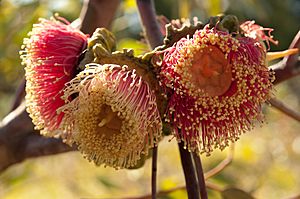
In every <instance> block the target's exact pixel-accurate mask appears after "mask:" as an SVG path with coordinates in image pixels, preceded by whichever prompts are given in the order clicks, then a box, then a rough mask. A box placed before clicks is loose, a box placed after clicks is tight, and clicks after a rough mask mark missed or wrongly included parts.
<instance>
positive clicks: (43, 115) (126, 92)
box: [21, 17, 162, 168]
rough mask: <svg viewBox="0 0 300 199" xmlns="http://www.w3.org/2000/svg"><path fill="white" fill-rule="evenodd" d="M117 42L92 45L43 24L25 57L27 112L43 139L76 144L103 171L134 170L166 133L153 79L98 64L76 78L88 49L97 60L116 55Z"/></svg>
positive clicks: (58, 25)
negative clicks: (150, 81) (99, 56)
mask: <svg viewBox="0 0 300 199" xmlns="http://www.w3.org/2000/svg"><path fill="white" fill-rule="evenodd" d="M57 19H59V20H57ZM93 38H94V39H93ZM105 38H107V39H108V40H109V42H107V41H105ZM113 41H114V38H112V36H111V34H110V33H109V32H108V31H106V30H99V31H98V32H97V31H96V32H95V36H93V37H92V38H91V39H89V38H88V37H87V36H86V35H85V34H83V33H82V32H80V31H79V30H76V29H74V28H72V26H71V25H70V24H69V23H68V22H66V21H65V20H64V19H62V18H60V17H57V18H52V19H51V20H46V19H41V20H40V23H39V24H35V25H34V26H33V29H32V31H31V32H30V33H29V38H27V39H24V47H23V49H24V50H23V51H22V52H21V58H22V60H23V64H24V65H25V72H26V73H25V76H26V106H27V111H28V112H29V114H30V117H31V118H32V121H33V123H34V124H35V126H36V129H38V130H41V133H42V134H44V135H47V136H53V137H61V138H63V139H64V141H65V142H66V143H69V144H72V143H76V144H77V146H78V149H79V150H80V151H81V152H82V153H83V154H84V156H85V157H86V158H87V159H88V160H90V161H94V162H95V163H96V164H97V165H101V164H104V165H106V166H111V167H114V168H130V167H133V166H135V165H136V164H137V162H138V160H139V159H140V158H141V157H142V155H145V156H146V155H147V154H148V152H149V150H150V148H151V147H153V146H155V145H156V143H158V141H159V140H160V138H161V133H162V122H161V119H160V114H159V111H158V108H157V105H156V104H157V102H156V95H155V92H154V90H153V89H152V87H151V86H150V85H149V84H148V83H147V81H145V80H144V78H143V77H142V76H143V75H145V74H140V73H143V71H142V72H140V71H141V70H139V69H138V70H135V69H134V67H135V64H134V62H132V63H130V62H129V64H132V65H131V66H129V67H127V66H125V65H123V64H122V63H120V65H115V64H104V65H103V64H102V65H101V64H97V63H91V64H87V65H85V67H84V69H83V71H81V72H80V73H79V74H77V75H76V73H78V72H77V71H78V70H80V69H81V68H78V64H79V61H80V60H79V58H80V56H81V54H82V53H83V51H84V50H85V49H86V48H87V47H88V49H94V50H95V52H96V55H97V53H99V52H100V51H99V49H100V50H101V52H102V51H103V52H105V53H110V52H111V49H110V48H113V47H114V45H113V43H114V42H113ZM99 42H100V43H99ZM94 45H95V47H97V48H94V47H93V46H94ZM86 54H88V53H86ZM96 60H97V59H96ZM85 61H86V60H85ZM129 68H130V69H129ZM145 76H147V74H146V75H145ZM145 79H147V80H148V79H149V78H147V77H146V78H145Z"/></svg>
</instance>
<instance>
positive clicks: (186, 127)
mask: <svg viewBox="0 0 300 199" xmlns="http://www.w3.org/2000/svg"><path fill="white" fill-rule="evenodd" d="M265 59H266V52H265V51H264V48H263V47H262V45H261V44H260V43H259V42H258V41H257V40H255V39H253V38H249V37H238V38H234V37H233V36H232V35H231V34H229V33H227V32H223V31H219V30H217V29H216V28H212V29H209V28H208V26H205V27H204V29H202V30H197V31H196V32H195V33H194V35H193V37H192V38H182V39H181V40H179V41H178V42H177V43H175V44H174V46H173V47H171V48H169V49H166V51H165V54H164V58H163V61H162V65H161V68H160V74H159V78H160V83H161V85H162V86H164V87H165V88H166V90H169V93H168V95H169V96H170V98H169V102H168V108H167V112H166V115H165V117H166V121H167V122H170V123H172V124H173V126H174V129H175V136H176V138H177V139H178V141H184V143H185V145H186V146H187V148H188V149H189V150H190V151H196V152H206V153H207V154H209V153H210V152H211V151H212V150H213V148H220V149H223V148H224V147H225V146H227V145H228V144H229V141H235V140H236V139H238V137H239V135H240V134H241V133H243V132H245V131H248V130H250V129H251V128H252V127H253V126H254V122H255V121H256V120H258V121H262V120H263V116H262V113H261V105H262V103H263V102H265V101H266V100H267V99H269V98H270V96H271V90H272V87H273V86H272V81H273V73H272V72H269V70H268V68H267V66H266V61H265Z"/></svg>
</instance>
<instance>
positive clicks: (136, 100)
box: [61, 64, 162, 169]
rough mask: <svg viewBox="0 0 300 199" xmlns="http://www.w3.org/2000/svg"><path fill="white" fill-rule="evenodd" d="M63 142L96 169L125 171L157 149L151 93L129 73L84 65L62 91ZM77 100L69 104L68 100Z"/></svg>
mask: <svg viewBox="0 0 300 199" xmlns="http://www.w3.org/2000/svg"><path fill="white" fill-rule="evenodd" d="M64 93H65V95H64V99H65V100H66V105H65V106H64V107H63V108H62V109H61V111H63V112H65V114H66V115H65V117H66V118H68V119H66V120H64V121H65V125H64V126H65V127H66V129H69V130H70V132H71V134H70V137H69V139H70V140H68V141H67V142H72V141H75V142H76V144H77V145H78V148H79V151H81V152H82V153H83V154H84V156H85V157H86V158H87V159H88V160H90V161H93V162H94V163H95V164H96V165H101V164H104V165H105V166H111V167H114V168H116V169H119V168H130V167H132V166H135V165H136V164H137V161H138V160H139V159H140V158H141V155H147V154H148V151H149V148H151V147H153V146H154V145H155V144H157V143H158V141H159V140H160V137H161V134H162V122H161V119H160V115H159V111H158V108H157V105H156V96H155V94H154V91H153V90H151V89H150V86H149V85H148V83H147V82H146V81H144V80H143V79H142V77H141V76H139V75H138V74H137V73H136V71H135V70H129V69H128V67H127V66H119V65H114V64H106V65H99V64H89V65H86V69H85V70H84V71H82V72H81V73H79V74H78V75H77V76H76V78H74V79H73V80H72V81H70V82H69V83H68V84H67V87H66V89H65V90H64ZM75 93H76V94H77V95H78V97H76V98H75V99H73V100H72V101H69V100H68V99H70V96H71V95H73V94H75Z"/></svg>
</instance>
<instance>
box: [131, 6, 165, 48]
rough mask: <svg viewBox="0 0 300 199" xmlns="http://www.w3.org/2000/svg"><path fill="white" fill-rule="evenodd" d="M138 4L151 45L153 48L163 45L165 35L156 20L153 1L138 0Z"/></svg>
mask: <svg viewBox="0 0 300 199" xmlns="http://www.w3.org/2000/svg"><path fill="white" fill-rule="evenodd" d="M136 3H137V6H138V10H139V14H140V18H141V21H142V24H143V26H144V30H145V34H146V38H147V40H148V42H149V45H150V46H151V48H155V47H157V46H159V45H161V44H162V42H163V35H162V33H161V32H160V27H159V25H158V22H157V19H156V14H155V8H154V3H153V0H137V1H136Z"/></svg>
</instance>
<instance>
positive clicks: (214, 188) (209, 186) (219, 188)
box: [206, 181, 224, 192]
mask: <svg viewBox="0 0 300 199" xmlns="http://www.w3.org/2000/svg"><path fill="white" fill-rule="evenodd" d="M206 187H207V188H208V189H212V190H215V191H219V192H222V191H223V190H224V189H223V188H221V187H220V186H219V185H217V184H214V183H212V182H210V181H206Z"/></svg>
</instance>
